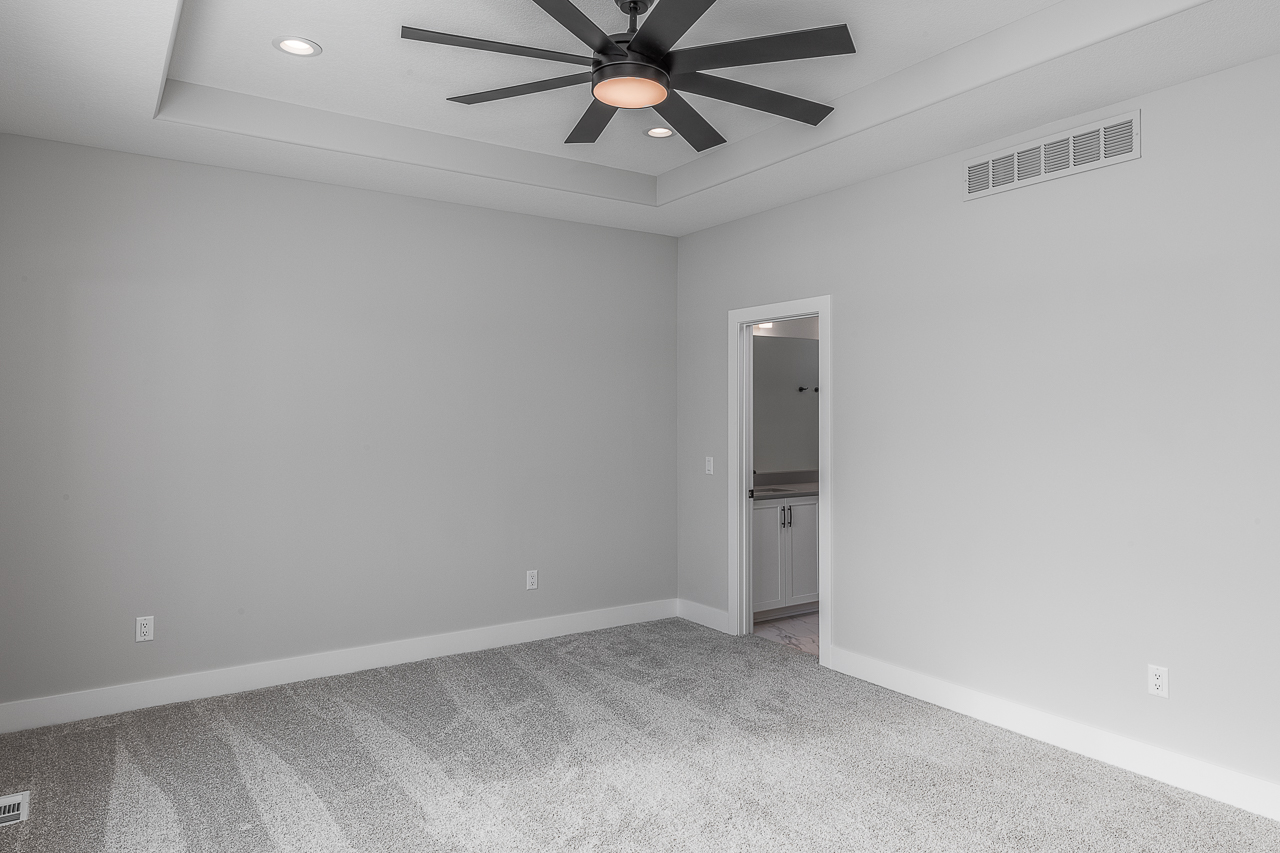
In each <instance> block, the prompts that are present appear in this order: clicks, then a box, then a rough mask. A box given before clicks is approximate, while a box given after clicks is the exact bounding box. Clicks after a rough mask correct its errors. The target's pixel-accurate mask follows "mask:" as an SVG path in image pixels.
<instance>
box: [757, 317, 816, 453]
mask: <svg viewBox="0 0 1280 853" xmlns="http://www.w3.org/2000/svg"><path fill="white" fill-rule="evenodd" d="M751 343H752V348H751V349H752V354H751V362H752V365H751V380H752V383H751V385H752V388H751V401H752V405H753V407H754V417H753V418H752V448H753V453H752V456H753V460H752V463H753V466H754V467H755V470H756V471H758V472H761V473H764V472H768V471H814V470H817V468H818V394H820V393H821V391H814V390H813V389H814V388H816V387H818V342H817V341H816V340H808V339H806V338H775V337H768V336H765V335H755V336H753V337H752V339H751ZM802 387H803V388H807V389H808V390H807V391H801V390H799V389H800V388H802Z"/></svg>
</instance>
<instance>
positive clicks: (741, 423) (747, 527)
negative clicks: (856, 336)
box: [729, 297, 834, 662]
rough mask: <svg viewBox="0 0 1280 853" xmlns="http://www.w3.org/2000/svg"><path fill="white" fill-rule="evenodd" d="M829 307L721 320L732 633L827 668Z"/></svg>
mask: <svg viewBox="0 0 1280 853" xmlns="http://www.w3.org/2000/svg"><path fill="white" fill-rule="evenodd" d="M830 327H831V308H830V297H814V298H811V299H803V300H796V301H794V302H786V303H777V304H774V305H763V306H759V307H757V308H747V309H738V310H735V311H731V312H729V344H730V353H729V356H730V357H729V406H730V412H729V433H730V435H729V445H730V460H731V462H732V463H734V464H731V465H730V466H729V469H730V470H729V480H730V483H729V510H730V511H729V516H730V518H729V537H730V543H729V544H730V548H729V551H730V554H729V603H730V612H729V628H730V632H731V633H736V634H750V633H755V632H756V629H757V621H758V622H759V631H760V633H761V635H762V636H764V637H765V638H766V639H771V640H774V641H775V642H783V643H785V644H787V645H791V646H793V647H796V648H798V649H799V650H801V651H805V652H808V653H811V654H813V653H816V654H817V655H818V657H819V661H820V662H821V660H822V659H823V658H824V657H826V655H827V651H826V650H827V648H828V644H829V639H830V633H831V626H832V624H833V616H834V614H833V613H832V612H831V601H832V599H831V594H830V592H831V582H832V578H831V553H832V547H831V539H832V536H831V525H830V517H831V505H832V478H831V465H830V437H831V412H832V394H831V389H832V386H831V384H830V383H831V347H830V340H831V338H830Z"/></svg>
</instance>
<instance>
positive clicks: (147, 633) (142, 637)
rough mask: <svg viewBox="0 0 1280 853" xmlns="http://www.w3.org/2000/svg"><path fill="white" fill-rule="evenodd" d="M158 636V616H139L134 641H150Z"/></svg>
mask: <svg viewBox="0 0 1280 853" xmlns="http://www.w3.org/2000/svg"><path fill="white" fill-rule="evenodd" d="M155 638H156V617H154V616H139V617H138V621H137V622H136V623H135V624H134V629H133V641H134V642H135V643H149V642H151V641H152V640H154V639H155Z"/></svg>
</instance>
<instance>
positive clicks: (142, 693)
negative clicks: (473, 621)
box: [0, 598, 715, 734]
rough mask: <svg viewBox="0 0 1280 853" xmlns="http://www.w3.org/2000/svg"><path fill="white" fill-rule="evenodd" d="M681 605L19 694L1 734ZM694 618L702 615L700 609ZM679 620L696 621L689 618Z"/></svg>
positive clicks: (0, 722) (655, 604) (3, 707)
mask: <svg viewBox="0 0 1280 853" xmlns="http://www.w3.org/2000/svg"><path fill="white" fill-rule="evenodd" d="M698 607H702V610H707V611H710V610H711V609H712V608H707V607H704V606H702V605H698ZM681 609H682V608H681V606H680V602H679V601H678V600H677V599H674V598H666V599H659V600H657V601H646V602H641V603H637V604H624V605H620V606H617V607H605V608H601V609H599V610H584V611H579V612H576V613H565V614H561V615H558V616H546V617H543V618H540V619H528V620H524V621H520V622H506V623H503V624H500V625H487V626H484V627H481V628H470V629H467V630H463V631H453V632H450V633H446V634H431V635H428V636H424V637H413V638H410V639H405V640H393V641H391V642H387V643H377V644H374V645H369V646H358V647H355V648H346V649H334V650H332V651H327V652H318V653H315V654H309V655H300V656H297V657H291V658H281V659H278V660H269V661H260V662H256V663H248V664H241V665H238V666H231V667H225V668H222V669H211V670H204V671H201V672H192V673H184V674H180V675H171V676H165V677H162V678H156V679H151V680H148V681H135V682H130V683H127V684H117V685H112V686H108V687H98V688H93V689H89V690H81V691H76V692H73V693H59V694H55V695H53V696H41V697H36V698H32V699H20V700H17V701H13V702H5V703H0V734H4V733H7V732H15V731H21V730H23V729H33V728H38V727H41V726H49V725H56V724H58V723H70V722H74V721H76V720H87V719H90V718H92V717H101V716H105V715H107V714H119V713H122V712H125V711H137V710H140V709H142V708H151V707H155V706H157V705H168V704H170V703H173V702H186V701H189V700H192V699H207V698H209V697H211V696H222V695H225V694H227V693H239V692H241V691H245V690H258V689H260V688H263V687H274V686H276V685H280V684H290V683H292V682H295V681H305V680H307V679H311V678H324V677H326V676H330V675H343V674H345V673H349V672H358V671H360V670H363V669H374V668H377V667H382V666H392V665H395V664H400V663H409V662H411V661H415V660H424V659H426V658H434V657H443V656H445V655H454V654H461V653H464V652H474V651H480V650H481V649H491V648H496V647H498V646H508V645H512V644H514V643H527V642H530V641H532V640H545V639H548V638H550V637H559V636H564V635H566V634H578V633H581V632H583V631H595V630H598V629H600V628H615V627H618V626H621V625H630V624H633V623H636V622H651V621H653V620H655V619H667V618H670V617H672V616H676V615H678V614H679V611H680V610H681ZM684 609H685V610H687V608H684ZM695 610H696V608H695ZM679 615H684V614H679ZM696 615H699V616H704V617H705V616H706V614H704V613H702V612H701V611H697V612H696ZM686 618H689V619H690V621H694V622H701V621H702V619H699V618H695V616H686ZM703 624H706V623H703ZM709 627H715V626H714V625H711V626H709Z"/></svg>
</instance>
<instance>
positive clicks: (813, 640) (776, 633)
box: [754, 612, 818, 655]
mask: <svg viewBox="0 0 1280 853" xmlns="http://www.w3.org/2000/svg"><path fill="white" fill-rule="evenodd" d="M754 633H755V635H756V636H757V637H763V638H764V639H766V640H770V641H772V642H775V643H780V644H781V645H784V646H790V647H791V648H793V649H796V650H797V651H801V652H804V653H805V654H809V655H816V654H817V653H818V614H817V613H816V612H815V613H806V614H804V615H803V616H787V617H785V618H783V619H773V620H771V621H769V622H757V623H756V628H755V632H754Z"/></svg>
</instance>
